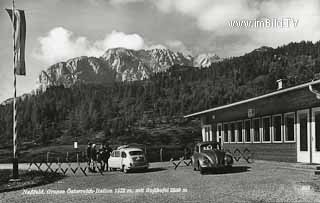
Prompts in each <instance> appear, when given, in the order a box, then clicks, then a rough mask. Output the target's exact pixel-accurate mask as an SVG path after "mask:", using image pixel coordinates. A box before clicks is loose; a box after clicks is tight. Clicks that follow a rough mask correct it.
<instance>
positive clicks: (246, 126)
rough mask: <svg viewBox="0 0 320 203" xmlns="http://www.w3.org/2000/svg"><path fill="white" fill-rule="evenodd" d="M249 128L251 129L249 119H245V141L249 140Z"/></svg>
mask: <svg viewBox="0 0 320 203" xmlns="http://www.w3.org/2000/svg"><path fill="white" fill-rule="evenodd" d="M250 129H251V120H245V121H244V138H245V142H251V135H250Z"/></svg>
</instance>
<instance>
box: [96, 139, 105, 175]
mask: <svg viewBox="0 0 320 203" xmlns="http://www.w3.org/2000/svg"><path fill="white" fill-rule="evenodd" d="M97 161H98V163H99V164H100V169H101V170H102V171H104V162H103V144H101V145H100V148H99V151H98V153H97Z"/></svg>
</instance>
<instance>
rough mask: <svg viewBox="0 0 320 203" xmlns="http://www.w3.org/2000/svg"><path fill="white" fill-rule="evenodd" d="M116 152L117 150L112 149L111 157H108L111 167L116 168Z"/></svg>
mask: <svg viewBox="0 0 320 203" xmlns="http://www.w3.org/2000/svg"><path fill="white" fill-rule="evenodd" d="M115 152H116V151H112V152H111V154H110V157H109V159H108V165H109V167H110V168H115V165H114V163H115Z"/></svg>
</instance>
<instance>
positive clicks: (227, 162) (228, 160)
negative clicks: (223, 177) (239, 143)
mask: <svg viewBox="0 0 320 203" xmlns="http://www.w3.org/2000/svg"><path fill="white" fill-rule="evenodd" d="M224 161H225V163H226V164H232V163H233V160H232V157H231V156H228V155H226V156H225V157H224Z"/></svg>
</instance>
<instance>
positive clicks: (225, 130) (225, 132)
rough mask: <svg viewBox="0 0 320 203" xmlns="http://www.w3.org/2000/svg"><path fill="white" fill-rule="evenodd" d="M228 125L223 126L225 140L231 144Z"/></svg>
mask: <svg viewBox="0 0 320 203" xmlns="http://www.w3.org/2000/svg"><path fill="white" fill-rule="evenodd" d="M228 126H229V125H228V124H227V123H225V124H223V140H224V142H229V135H228V131H229V128H228Z"/></svg>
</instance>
